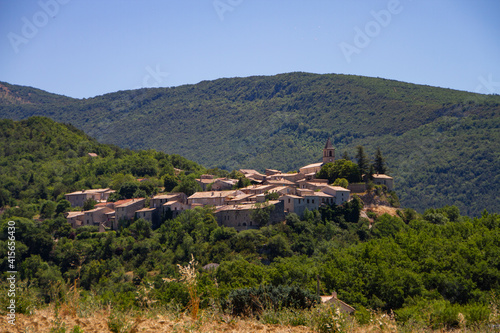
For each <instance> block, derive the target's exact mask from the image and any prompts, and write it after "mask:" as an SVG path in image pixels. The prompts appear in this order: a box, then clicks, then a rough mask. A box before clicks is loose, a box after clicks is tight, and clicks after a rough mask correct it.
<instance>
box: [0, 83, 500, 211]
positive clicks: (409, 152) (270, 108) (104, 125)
mask: <svg viewBox="0 0 500 333" xmlns="http://www.w3.org/2000/svg"><path fill="white" fill-rule="evenodd" d="M3 86H5V87H7V88H8V91H9V93H8V94H7V97H5V96H3V97H2V99H0V117H4V118H12V119H22V118H26V117H29V116H32V115H45V116H48V117H51V118H52V119H55V120H57V121H62V122H71V123H72V124H73V125H74V126H76V127H78V128H80V129H82V130H84V131H85V132H86V133H87V134H89V135H91V136H93V137H95V138H97V139H98V140H99V141H101V142H106V143H112V144H115V145H118V146H120V147H127V148H133V149H139V148H140V149H149V148H154V149H158V150H161V151H165V152H167V153H169V154H171V153H176V154H181V155H182V156H185V157H186V158H189V159H192V160H194V161H196V162H198V163H201V164H203V165H205V166H207V167H215V166H217V167H220V168H224V169H228V170H232V169H234V168H255V169H259V170H262V169H264V168H276V169H280V170H283V171H289V170H296V169H298V168H299V167H301V166H303V165H305V164H308V163H312V162H316V161H319V160H320V157H321V149H322V146H323V145H324V142H325V141H326V139H327V138H328V137H332V140H333V143H334V146H335V147H336V148H337V154H338V156H340V155H341V154H342V153H343V152H344V150H345V151H347V153H348V154H349V155H350V156H351V157H352V156H353V155H354V153H355V146H357V145H363V146H364V147H365V148H366V151H367V153H368V154H370V155H372V154H374V153H375V149H376V148H377V147H381V149H382V151H383V153H384V156H385V157H386V158H387V164H388V166H389V168H390V174H391V175H393V176H394V177H395V181H396V185H397V191H398V194H399V195H400V198H401V202H402V205H403V206H409V207H418V208H419V209H420V210H421V211H423V209H425V208H429V207H433V206H436V205H445V204H449V205H457V206H458V207H459V208H460V209H461V211H462V212H463V213H465V214H468V215H478V214H479V213H480V212H481V211H482V210H483V209H488V210H494V209H496V208H497V203H498V192H499V190H500V176H498V173H497V171H498V169H499V167H500V131H498V128H499V127H500V117H499V113H500V97H499V96H487V95H480V94H474V93H468V92H461V91H454V90H450V89H442V88H435V87H429V86H421V85H414V84H408V83H403V82H397V81H391V80H384V79H378V78H367V77H360V76H350V75H334V74H329V75H317V74H308V73H288V74H281V75H276V76H270V77H268V76H256V77H248V78H230V79H219V80H215V81H203V82H200V83H198V84H195V85H184V86H179V87H174V88H157V89H140V90H134V91H120V92H116V93H111V94H106V95H103V96H97V97H95V98H90V99H83V100H73V99H68V98H66V97H64V98H63V97H61V96H53V97H51V98H49V97H47V96H45V94H42V93H41V92H40V91H38V90H36V89H32V88H27V87H19V86H12V85H8V84H3ZM30 94H31V95H30ZM4 95H5V94H4ZM26 96H31V97H30V98H29V99H28V98H27V97H26ZM36 96H39V99H40V102H37V101H36V98H35V97H36ZM18 99H21V100H23V101H28V100H29V103H14V102H12V100H18Z"/></svg>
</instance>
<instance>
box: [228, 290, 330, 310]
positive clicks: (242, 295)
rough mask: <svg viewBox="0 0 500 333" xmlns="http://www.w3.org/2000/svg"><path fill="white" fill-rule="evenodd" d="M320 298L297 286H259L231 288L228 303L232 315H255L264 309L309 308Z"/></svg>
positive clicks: (318, 301) (319, 300)
mask: <svg viewBox="0 0 500 333" xmlns="http://www.w3.org/2000/svg"><path fill="white" fill-rule="evenodd" d="M320 302H321V299H320V298H319V297H318V296H317V295H314V294H312V293H311V292H309V291H307V290H304V289H301V288H299V287H288V286H277V287H275V286H260V287H258V288H243V289H237V290H233V291H232V292H231V293H230V294H229V297H228V305H229V308H230V309H231V312H232V314H233V315H255V314H260V313H262V311H263V310H266V309H273V310H278V309H283V308H293V309H310V308H311V307H313V306H315V305H316V304H318V303H320Z"/></svg>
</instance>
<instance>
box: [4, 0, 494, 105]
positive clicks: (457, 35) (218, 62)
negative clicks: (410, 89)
mask: <svg viewBox="0 0 500 333" xmlns="http://www.w3.org/2000/svg"><path fill="white" fill-rule="evenodd" d="M499 15H500V1H496V0H490V1H486V0H483V1H482V0H475V1H473V0H470V1H466V0H453V1H452V0H442V1H436V0H434V1H432V0H381V1H378V0H373V1H361V0H345V1H344V0H338V1H337V0H156V1H150V0H120V1H118V0H36V1H32V0H20V1H12V0H0V81H6V82H9V83H13V84H20V85H27V86H32V87H36V88H40V89H43V90H47V91H49V92H53V93H58V94H63V95H66V96H71V97H77V98H84V97H93V96H96V95H102V94H105V93H109V92H114V91H118V90H125V89H135V88H140V87H171V86H178V85H182V84H192V83H197V82H200V81H203V80H213V79H217V78H221V77H236V76H239V77H244V76H251V75H274V74H278V73H285V72H292V71H304V72H312V73H342V74H356V75H364V76H371V77H381V78H388V79H395V80H400V81H405V82H412V83H418V84H427V85H432V86H439V87H446V88H452V89H459V90H468V91H475V92H481V93H497V94H498V93H500V19H498V17H499Z"/></svg>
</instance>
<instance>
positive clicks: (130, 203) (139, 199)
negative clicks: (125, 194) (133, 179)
mask: <svg viewBox="0 0 500 333" xmlns="http://www.w3.org/2000/svg"><path fill="white" fill-rule="evenodd" d="M145 200H146V199H145V198H135V199H129V201H128V202H125V203H123V204H121V205H118V206H116V205H115V207H116V208H118V207H127V206H130V205H132V204H135V203H137V202H141V201H145Z"/></svg>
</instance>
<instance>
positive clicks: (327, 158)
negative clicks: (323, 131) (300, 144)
mask: <svg viewBox="0 0 500 333" xmlns="http://www.w3.org/2000/svg"><path fill="white" fill-rule="evenodd" d="M333 162H335V148H333V146H332V142H331V141H330V138H328V140H326V144H325V149H323V164H326V163H333Z"/></svg>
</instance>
